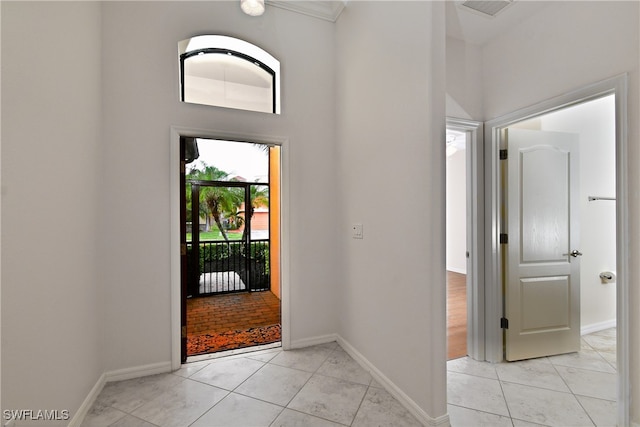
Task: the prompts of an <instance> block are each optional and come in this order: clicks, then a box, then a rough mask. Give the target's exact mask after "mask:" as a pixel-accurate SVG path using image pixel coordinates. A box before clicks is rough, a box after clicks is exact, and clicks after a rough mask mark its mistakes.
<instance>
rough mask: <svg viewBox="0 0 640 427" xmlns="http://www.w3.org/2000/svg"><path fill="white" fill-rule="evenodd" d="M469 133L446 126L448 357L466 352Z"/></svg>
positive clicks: (457, 356)
mask: <svg viewBox="0 0 640 427" xmlns="http://www.w3.org/2000/svg"><path fill="white" fill-rule="evenodd" d="M466 151H467V134H466V132H463V131H459V130H455V129H447V140H446V155H447V162H446V176H447V178H446V182H447V188H446V194H447V197H446V207H447V208H446V212H447V213H446V219H447V226H446V230H447V232H446V235H447V240H446V242H447V256H446V262H447V272H446V274H447V275H446V280H447V360H451V359H456V358H459V357H464V356H466V355H467V253H468V251H467V220H466V219H467V210H468V208H467V156H466Z"/></svg>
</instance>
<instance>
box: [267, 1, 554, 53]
mask: <svg viewBox="0 0 640 427" xmlns="http://www.w3.org/2000/svg"><path fill="white" fill-rule="evenodd" d="M349 1H358V0H266V3H267V5H270V6H274V7H278V8H281V9H287V10H290V11H292V12H296V13H302V14H305V15H309V16H313V17H315V18H319V19H324V20H326V21H331V22H335V21H336V20H337V19H338V17H339V16H340V13H342V10H343V9H344V8H345V7H349V5H348V2H349ZM423 1H429V0H423ZM445 3H446V6H445V8H446V28H447V36H449V37H453V38H456V39H459V40H464V41H466V42H468V43H472V44H475V45H480V46H481V45H484V44H486V43H487V42H488V41H490V40H491V39H493V38H494V37H496V36H497V35H498V34H500V33H502V32H504V31H506V30H508V29H509V28H511V27H514V26H516V25H518V24H519V23H521V22H522V21H524V20H526V19H527V18H529V17H531V16H532V15H534V14H536V13H538V12H539V11H540V10H542V9H544V8H546V7H548V6H549V4H550V3H552V2H549V1H540V0H514V1H513V3H512V4H511V5H509V6H507V7H506V8H504V9H503V10H502V11H500V12H499V13H498V14H497V15H496V16H494V17H490V16H487V15H484V14H481V13H479V12H475V11H473V10H472V9H469V8H467V7H464V6H462V3H463V1H462V0H446V2H445Z"/></svg>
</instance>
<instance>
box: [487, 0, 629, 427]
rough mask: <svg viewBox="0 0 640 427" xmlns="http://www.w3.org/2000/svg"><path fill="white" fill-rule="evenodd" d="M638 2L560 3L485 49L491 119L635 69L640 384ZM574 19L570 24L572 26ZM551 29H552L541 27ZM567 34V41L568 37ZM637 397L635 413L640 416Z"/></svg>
mask: <svg viewBox="0 0 640 427" xmlns="http://www.w3.org/2000/svg"><path fill="white" fill-rule="evenodd" d="M638 5H639V4H638V2H562V3H560V2H558V3H557V4H555V5H554V7H547V8H545V9H544V10H543V11H542V13H540V14H536V15H535V16H534V17H532V19H530V20H528V21H525V22H523V23H521V24H520V25H519V26H518V27H517V28H514V29H513V30H512V31H510V32H508V33H505V34H503V35H502V36H501V37H499V38H497V39H494V40H493V41H492V42H490V43H489V44H488V45H486V46H485V47H484V48H483V71H484V77H483V81H484V86H483V92H484V106H485V118H486V119H493V118H496V117H500V116H502V115H504V114H507V113H510V112H513V111H515V110H517V109H519V108H522V107H525V106H528V105H532V104H535V103H537V102H541V101H543V100H547V99H549V98H552V97H554V96H557V95H560V94H563V93H566V92H568V91H570V90H574V89H578V88H580V87H581V86H584V85H586V84H589V83H593V82H597V81H600V80H603V79H605V78H608V77H612V76H615V75H618V74H621V73H625V72H628V73H629V102H628V108H629V110H628V114H629V152H628V162H629V167H628V172H629V175H628V176H629V194H628V197H629V218H630V236H629V239H630V245H629V259H630V260H631V262H630V266H629V267H630V271H629V274H630V275H629V286H630V292H629V293H630V295H629V307H631V308H632V309H631V310H630V313H629V314H630V321H631V328H630V337H631V339H630V342H629V345H630V355H631V359H630V366H631V372H630V373H629V375H630V378H631V389H632V390H640V338H639V337H640V312H639V311H638V310H635V309H633V308H634V307H638V306H640V287H639V285H638V283H640V264H639V263H637V262H634V260H637V259H639V257H640V229H639V227H638V223H637V221H636V220H635V218H638V216H639V215H640V198H639V190H640V174H639V171H640V135H639V133H638V129H639V128H638V124H639V123H640V120H638V118H639V115H640V110H639V109H638V106H639V102H638V101H639V97H638V95H639V85H638V82H639V79H638V77H639V75H638V68H639V67H638V66H639V50H640V48H639V45H640V43H639V41H638V30H639V28H640V25H638V21H639V18H640V11H639V10H638ZM568 23H569V25H568ZM542 28H544V31H541V29H542ZM560 41H561V42H560ZM639 402H640V399H639V398H638V393H635V392H634V395H633V396H632V407H631V414H632V420H633V421H634V422H636V423H640V403H639Z"/></svg>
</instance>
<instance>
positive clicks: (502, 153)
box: [500, 150, 507, 160]
mask: <svg viewBox="0 0 640 427" xmlns="http://www.w3.org/2000/svg"><path fill="white" fill-rule="evenodd" d="M500 160H507V150H500Z"/></svg>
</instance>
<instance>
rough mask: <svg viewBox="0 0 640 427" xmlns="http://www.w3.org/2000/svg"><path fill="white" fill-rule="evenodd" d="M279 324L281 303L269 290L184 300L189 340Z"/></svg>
mask: <svg viewBox="0 0 640 427" xmlns="http://www.w3.org/2000/svg"><path fill="white" fill-rule="evenodd" d="M279 324H280V300H279V299H278V297H276V296H275V295H274V294H273V293H272V292H270V291H265V292H243V293H236V294H224V295H214V296H209V297H201V298H190V299H187V339H188V340H189V339H193V338H194V337H199V336H200V337H201V336H203V335H214V334H226V335H228V333H229V332H230V331H238V332H241V331H247V330H250V329H253V328H257V327H261V326H271V325H279ZM212 351H215V350H212Z"/></svg>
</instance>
